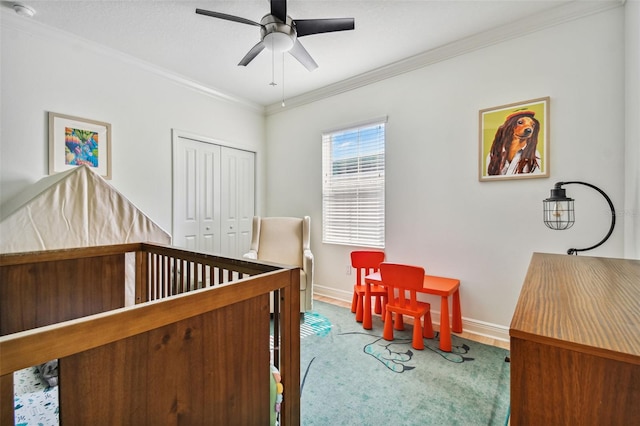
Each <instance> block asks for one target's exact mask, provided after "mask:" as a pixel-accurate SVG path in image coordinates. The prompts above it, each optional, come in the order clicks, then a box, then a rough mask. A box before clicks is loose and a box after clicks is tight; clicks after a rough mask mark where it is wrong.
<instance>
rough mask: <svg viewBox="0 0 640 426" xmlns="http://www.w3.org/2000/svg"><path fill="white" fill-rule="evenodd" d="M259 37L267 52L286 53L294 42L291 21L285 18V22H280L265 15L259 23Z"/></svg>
mask: <svg viewBox="0 0 640 426" xmlns="http://www.w3.org/2000/svg"><path fill="white" fill-rule="evenodd" d="M260 24H261V25H262V26H261V27H260V35H261V37H262V42H263V43H264V46H265V47H266V48H267V49H268V50H273V51H274V52H276V53H281V52H288V51H289V50H291V48H292V47H293V45H294V44H295V42H296V30H295V28H294V27H293V25H292V24H293V20H292V19H291V17H289V16H287V22H286V23H285V22H282V21H280V20H279V19H278V18H276V17H275V16H273V15H265V16H264V17H263V18H262V20H261V21H260Z"/></svg>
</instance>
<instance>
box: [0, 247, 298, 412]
mask: <svg viewBox="0 0 640 426" xmlns="http://www.w3.org/2000/svg"><path fill="white" fill-rule="evenodd" d="M131 259H133V269H134V272H135V273H134V282H133V284H134V286H135V302H136V304H135V305H133V306H124V297H123V296H122V294H123V293H124V288H123V286H124V284H123V283H124V281H125V271H126V270H127V262H128V261H131ZM299 279H300V274H299V270H298V268H287V267H283V266H281V265H273V264H264V263H260V262H256V261H251V260H244V259H233V258H223V257H219V256H214V255H210V254H205V253H198V252H193V251H189V250H182V249H178V248H175V247H170V246H165V245H159V244H150V243H134V244H121V245H113V246H102V247H89V248H81V249H68V250H54V251H45V252H34V253H20V254H0V332H1V333H0V334H1V335H2V337H0V423H2V424H4V423H5V422H7V424H9V422H10V421H12V418H11V414H10V413H8V408H10V407H11V406H12V404H11V403H12V399H13V398H12V392H13V389H12V372H13V371H16V370H18V369H22V368H25V367H29V366H31V365H36V364H39V363H43V362H46V361H48V360H50V359H54V358H59V359H60V365H61V377H60V383H61V392H62V393H61V398H66V399H65V404H66V407H68V409H67V411H66V413H61V414H64V416H61V419H62V418H65V419H66V421H67V423H68V424H86V422H87V421H89V417H86V418H79V417H75V418H74V417H72V416H75V415H77V414H76V413H75V412H74V410H73V409H72V408H69V407H70V406H71V405H72V404H75V403H76V402H75V401H80V400H82V399H83V398H85V399H84V401H85V402H84V403H85V404H87V401H88V400H87V399H86V398H90V397H87V396H85V395H84V394H83V392H86V391H87V389H86V387H84V385H88V384H91V383H94V384H95V383H97V382H101V377H100V376H99V374H100V373H99V372H98V376H96V375H95V374H96V372H95V371H92V370H95V369H92V368H87V366H90V365H93V363H96V362H97V363H98V364H97V365H103V364H104V365H106V364H105V363H112V364H109V365H113V368H124V371H125V373H122V372H120V373H118V374H116V375H115V376H114V377H116V378H117V380H122V381H121V382H120V381H118V382H117V383H116V382H114V383H109V386H110V387H108V388H105V389H102V388H101V392H103V393H105V392H106V394H109V392H111V394H110V395H112V398H111V399H112V400H111V401H110V403H109V406H108V407H107V408H104V407H98V406H96V407H95V408H96V410H103V411H98V412H95V413H93V414H92V415H94V416H96V417H95V418H98V419H102V418H103V417H101V416H111V417H109V418H110V419H112V420H113V421H114V422H115V423H120V424H125V423H126V421H125V420H123V419H126V418H127V417H126V416H127V415H130V414H127V413H130V412H131V411H127V410H128V407H129V406H128V404H132V394H135V398H136V400H135V401H137V402H135V403H136V404H139V405H140V406H144V407H146V409H145V410H146V411H145V415H146V416H147V417H146V419H147V420H146V421H148V419H150V418H153V416H156V415H159V414H158V413H160V412H161V410H163V409H165V408H166V407H167V406H171V404H170V403H169V401H170V400H173V398H178V397H177V396H176V395H179V394H174V393H175V392H179V391H180V386H186V387H184V388H183V389H182V391H180V392H189V393H193V394H196V395H209V398H210V399H208V400H206V401H205V402H201V403H199V405H197V404H196V402H197V401H189V402H188V404H190V405H189V406H188V407H186V408H184V410H187V411H188V412H189V415H191V416H196V417H192V420H191V422H192V424H197V423H198V422H199V421H198V419H202V418H209V419H211V418H213V417H211V416H216V417H215V418H217V419H218V420H219V421H220V422H222V423H220V424H230V423H225V419H226V420H229V419H233V421H237V420H238V417H237V416H238V415H240V416H244V418H245V421H246V422H248V423H246V424H251V423H252V421H251V417H247V416H254V417H255V416H256V415H257V414H256V413H259V412H262V413H264V409H265V407H266V406H265V405H264V404H265V403H264V401H263V400H264V397H265V392H266V391H267V387H266V386H267V384H266V383H265V382H264V381H265V380H267V377H268V375H267V374H265V372H266V370H264V369H263V368H262V367H260V368H256V367H255V365H256V364H257V365H262V361H258V362H256V360H257V359H262V358H261V357H264V356H266V357H267V358H268V340H269V300H268V298H269V294H270V293H272V292H274V291H278V292H279V294H280V297H279V299H280V301H281V302H283V303H282V304H281V308H280V316H279V319H280V324H279V326H277V325H275V326H274V327H275V328H276V329H279V330H280V333H279V334H280V336H281V337H280V338H279V339H276V340H279V341H280V342H281V343H280V346H281V352H280V355H279V360H280V371H281V373H282V377H283V382H284V383H285V387H286V388H287V398H286V400H285V403H284V404H283V406H282V413H281V424H282V425H289V424H299V418H300V406H299V404H300V399H299V398H300V394H299V383H300V360H299V351H300V328H299V327H300V324H299V306H300V305H299V303H300V300H299V297H300V287H299V286H300V282H299ZM34 295H36V296H34ZM229 318H233V324H234V325H235V326H236V327H239V328H240V330H238V333H236V332H235V331H234V332H233V333H232V332H231V331H230V330H229V329H228V328H229V327H225V326H224V324H226V323H227V322H229ZM276 319H278V316H276ZM229 324H231V322H229ZM205 330H208V331H207V332H206V333H205V332H204V331H205ZM230 341H233V345H229V347H228V348H227V347H222V346H225V345H226V343H227V342H230ZM265 345H266V346H267V352H266V353H265V349H264V347H265ZM165 346H166V348H165V349H163V350H159V348H164V347H165ZM172 347H173V349H171V350H170V351H168V350H169V349H170V348H172ZM238 348H241V351H240V352H238ZM242 348H244V349H242ZM165 351H168V352H166V354H165ZM259 353H261V354H262V355H257V354H259ZM140 354H147V355H145V356H144V357H143V356H142V355H140ZM163 354H164V355H163ZM170 354H173V355H171V357H173V358H171V357H170V358H166V357H167V356H169V355H170ZM189 354H191V355H189ZM203 354H204V355H205V356H207V354H215V356H213V357H212V358H203V359H200V360H199V361H196V362H204V363H205V364H204V365H206V366H207V367H208V368H209V370H208V371H214V372H216V377H214V378H213V379H215V380H212V377H211V376H208V377H209V378H208V379H207V380H204V381H201V382H199V381H196V382H194V381H193V379H194V378H193V376H192V375H193V371H192V370H191V368H190V363H192V362H193V360H194V358H193V357H194V356H195V357H196V359H197V357H199V356H203ZM165 358H166V359H165ZM117 359H123V360H127V362H125V363H124V365H120V364H122V363H118V362H115V363H114V360H117ZM154 360H155V361H154ZM160 361H162V363H163V364H159V366H162V365H164V363H165V362H168V363H169V364H170V365H172V374H171V375H169V376H167V375H166V374H165V373H164V372H163V369H160V370H159V371H156V370H155V369H154V368H153V365H154V362H155V363H157V362H160ZM212 363H220V364H219V366H217V367H216V368H215V369H213V370H212V369H211V367H210V365H212ZM266 364H267V366H268V359H267V360H266ZM249 367H250V368H249ZM64 368H66V371H67V372H70V373H71V374H70V376H71V377H73V379H70V380H71V381H72V382H73V383H74V384H73V385H71V386H67V387H66V390H65V388H64V383H65V381H64V380H65V376H64V373H63V371H64ZM131 368H134V370H130V369H131ZM265 368H266V366H265ZM143 370H144V371H143ZM248 370H253V373H251V374H250V373H248ZM139 371H143V372H142V373H141V372H139ZM218 372H220V373H222V372H224V373H225V374H220V377H217V373H218ZM233 372H236V373H235V374H233ZM136 374H139V377H141V378H147V377H148V380H153V381H155V382H154V383H166V384H167V385H170V386H168V388H169V389H156V388H154V392H153V393H154V395H147V393H146V392H139V391H138V389H139V386H140V384H139V383H137V382H136V379H134V378H131V377H134V376H135V375H136ZM210 374H211V373H210ZM248 374H250V376H247V375H248ZM92 375H93V376H92ZM132 375H133V376H132ZM135 377H138V376H135ZM112 380H116V379H112ZM167 380H169V381H167ZM176 380H177V382H176ZM139 381H140V380H138V382H139ZM67 383H69V382H67ZM176 383H177V384H178V385H180V386H177V388H176V389H173V387H176V386H175V385H176ZM181 384H182V385H181ZM101 386H103V385H102V384H101ZM104 386H106V385H104ZM198 386H199V387H198ZM126 389H129V391H130V392H129V394H128V395H127V399H125V400H123V399H122V397H121V394H122V393H123V392H126ZM123 390H125V391H123ZM72 391H73V392H75V394H73V395H71V394H70V392H72ZM171 392H174V393H171ZM229 392H232V393H233V395H232V396H233V398H232V399H233V400H234V401H237V403H236V404H238V405H237V406H233V407H230V406H227V405H225V404H221V403H220V401H218V400H219V398H220V395H230V393H229ZM138 394H139V395H138ZM144 398H146V399H144ZM61 402H62V401H61ZM162 404H164V405H162ZM194 404H196V405H194ZM88 405H90V406H91V407H93V405H92V404H88ZM61 406H62V405H61ZM212 407H213V408H212ZM178 408H179V409H178V412H175V413H170V414H165V415H171V416H182V417H184V416H185V412H182V411H181V410H182V409H181V408H180V407H178ZM92 409H93V408H92ZM207 410H208V411H207ZM211 410H213V411H211ZM80 411H82V410H80ZM134 411H135V410H134ZM136 412H137V411H136ZM116 414H117V415H121V416H123V417H117V418H116V417H114V416H116ZM83 415H88V414H86V413H84V412H83ZM70 416H71V417H70ZM197 416H205V417H197ZM104 418H107V417H104ZM185 418H186V417H185ZM129 419H130V417H129ZM140 421H142V423H138V424H144V422H145V418H142V419H141V420H140ZM123 422H124V423H123ZM159 422H160V423H163V422H166V419H164V420H159ZM115 423H114V424H115ZM176 424H177V423H176Z"/></svg>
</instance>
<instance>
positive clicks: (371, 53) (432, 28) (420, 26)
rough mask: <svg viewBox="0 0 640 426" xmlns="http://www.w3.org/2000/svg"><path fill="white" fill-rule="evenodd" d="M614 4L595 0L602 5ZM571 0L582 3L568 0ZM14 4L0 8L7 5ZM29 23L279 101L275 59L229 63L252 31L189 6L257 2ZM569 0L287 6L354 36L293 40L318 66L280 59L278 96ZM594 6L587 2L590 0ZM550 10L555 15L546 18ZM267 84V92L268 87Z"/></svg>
mask: <svg viewBox="0 0 640 426" xmlns="http://www.w3.org/2000/svg"><path fill="white" fill-rule="evenodd" d="M615 1H616V0H598V1H597V2H601V3H611V2H615ZM576 2H585V3H586V1H585V0H578V1H574V2H573V3H576ZM13 3H14V2H2V7H3V8H10V7H11V6H12V4H13ZM22 3H23V4H26V5H28V6H30V7H32V8H33V9H35V11H36V14H35V16H34V17H33V18H30V19H32V20H34V21H37V22H38V23H41V24H44V25H46V26H50V27H54V28H57V29H59V30H63V31H65V32H68V33H72V34H74V35H77V36H79V37H82V38H84V39H87V40H90V41H92V42H95V43H98V44H100V45H103V46H106V47H109V48H112V49H115V50H117V51H120V52H123V53H125V54H127V55H131V56H133V57H135V58H138V59H140V60H143V61H146V62H149V63H150V64H153V65H154V66H157V67H160V68H162V69H164V70H167V71H169V72H171V73H174V74H177V75H179V76H182V77H184V78H186V79H188V80H191V81H193V82H195V83H198V84H200V85H203V86H206V87H208V88H211V89H213V90H216V91H220V92H223V93H225V94H228V95H230V96H233V97H238V98H241V99H244V100H247V101H250V102H253V103H256V104H258V105H263V106H267V105H271V104H274V103H278V102H279V101H280V100H281V99H282V95H283V84H282V78H283V57H282V55H277V57H275V58H273V57H272V54H271V52H269V51H267V50H264V51H263V52H262V53H260V55H258V57H257V58H256V59H254V60H253V61H252V62H251V63H250V64H249V65H248V66H247V67H241V66H237V64H238V62H239V61H240V59H242V57H243V56H244V55H245V54H246V53H247V52H248V51H249V49H250V48H251V47H253V45H255V44H256V43H257V42H258V41H259V39H260V33H259V28H258V27H255V26H251V25H245V24H240V23H236V22H230V21H225V20H220V19H216V18H212V17H208V16H202V15H197V14H196V13H195V9H196V8H200V9H207V10H212V11H216V12H222V13H226V14H230V15H236V16H240V17H243V18H247V19H250V20H253V21H257V22H259V21H260V19H261V18H262V16H264V15H265V14H267V13H269V2H268V1H267V0H236V1H204V0H203V1H164V0H156V1H148V0H147V1H144V0H129V1H98V0H92V1H57V0H48V1H31V0H24V1H22ZM567 3H572V2H571V1H569V0H544V1H543V0H501V1H491V0H473V1H462V0H441V1H432V0H411V1H398V0H365V1H352V0H341V1H324V0H322V1H321V0H289V2H288V14H289V16H291V17H292V18H293V19H313V18H342V17H353V18H355V30H354V31H344V32H336V33H327V34H317V35H312V36H307V37H302V38H300V41H301V42H302V44H303V45H304V46H305V48H306V49H307V50H308V51H309V53H310V54H311V56H312V57H313V58H314V59H315V61H316V62H317V63H318V65H319V68H318V69H316V70H315V71H313V72H309V71H307V70H306V69H305V68H304V67H303V66H302V65H300V64H299V63H298V62H297V61H296V60H295V59H294V58H293V57H291V56H290V55H288V54H287V55H285V57H284V94H285V97H287V98H291V97H295V96H298V95H301V94H304V93H307V92H310V91H313V90H318V89H320V88H323V87H326V86H330V85H332V84H336V83H338V82H340V81H343V80H346V79H350V78H354V77H356V76H358V75H361V74H363V73H367V72H370V71H372V70H376V69H380V68H381V67H386V66H388V65H389V64H393V63H395V62H398V61H401V60H403V59H405V58H409V57H412V56H414V55H418V54H421V53H423V52H427V51H431V50H433V49H437V48H439V47H442V46H444V45H447V44H450V43H453V42H456V41H457V40H460V39H465V38H466V39H469V38H473V36H474V35H476V34H481V33H483V32H486V31H488V30H495V28H496V27H498V28H500V27H503V26H507V27H509V28H511V29H513V28H517V27H518V25H522V26H523V27H525V28H526V27H527V22H528V20H530V19H532V17H535V19H536V20H537V21H540V19H541V18H540V17H541V16H545V14H549V16H554V13H555V12H554V11H557V10H558V8H559V7H560V8H562V7H564V6H566V4H567ZM590 3H594V2H590ZM556 14H557V13H556ZM25 19H29V18H25ZM272 81H275V82H276V83H277V85H276V86H271V85H269V83H270V82H272Z"/></svg>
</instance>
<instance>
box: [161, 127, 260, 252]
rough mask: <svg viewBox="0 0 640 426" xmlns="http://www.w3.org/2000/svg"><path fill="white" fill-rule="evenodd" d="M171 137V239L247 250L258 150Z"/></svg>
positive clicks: (195, 246) (198, 246) (208, 248)
mask: <svg viewBox="0 0 640 426" xmlns="http://www.w3.org/2000/svg"><path fill="white" fill-rule="evenodd" d="M200 139H201V138H194V137H192V136H189V137H186V136H184V135H177V136H176V135H175V134H174V138H173V245H174V246H178V247H185V248H188V249H193V250H199V251H205V252H208V253H213V254H217V255H222V256H230V257H241V256H242V255H243V254H244V253H246V252H247V251H248V250H249V245H250V243H251V224H252V218H253V215H254V211H255V181H254V179H255V153H254V152H250V151H245V150H241V149H235V148H230V147H227V146H223V145H219V144H216V143H212V142H211V141H205V140H200Z"/></svg>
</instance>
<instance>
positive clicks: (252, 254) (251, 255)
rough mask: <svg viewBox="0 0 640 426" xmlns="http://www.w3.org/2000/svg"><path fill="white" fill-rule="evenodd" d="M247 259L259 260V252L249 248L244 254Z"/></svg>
mask: <svg viewBox="0 0 640 426" xmlns="http://www.w3.org/2000/svg"><path fill="white" fill-rule="evenodd" d="M242 257H243V258H245V259H251V260H258V252H257V251H255V250H249V252H248V253H245V254H243V255H242Z"/></svg>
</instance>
